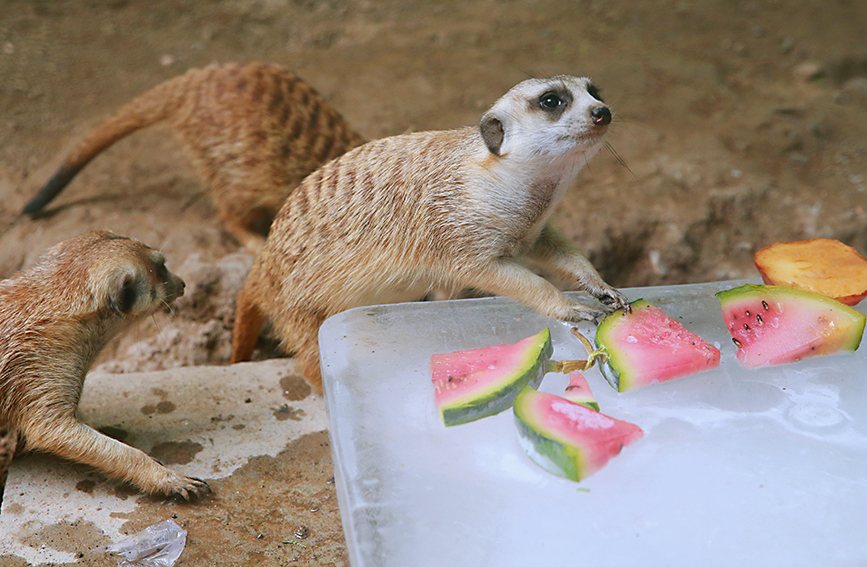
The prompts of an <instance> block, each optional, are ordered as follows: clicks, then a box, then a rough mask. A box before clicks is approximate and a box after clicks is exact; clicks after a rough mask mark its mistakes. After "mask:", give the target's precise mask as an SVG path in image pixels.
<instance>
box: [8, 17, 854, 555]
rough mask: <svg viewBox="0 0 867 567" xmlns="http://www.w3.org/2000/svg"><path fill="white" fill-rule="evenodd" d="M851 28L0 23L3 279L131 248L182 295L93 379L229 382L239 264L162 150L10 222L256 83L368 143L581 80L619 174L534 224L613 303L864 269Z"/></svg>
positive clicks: (715, 20) (288, 21) (472, 21)
mask: <svg viewBox="0 0 867 567" xmlns="http://www.w3.org/2000/svg"><path fill="white" fill-rule="evenodd" d="M865 29H867V3H865V2H862V1H860V0H826V1H822V2H820V1H817V0H813V1H810V0H704V1H698V0H662V1H660V2H653V3H637V2H630V1H627V0H607V1H604V2H603V1H601V0H574V1H570V2H563V1H554V0H535V1H527V2H519V1H518V0H479V1H471V2H456V1H445V2H428V1H415V2H408V1H406V0H383V1H378V2H372V1H370V0H345V1H341V2H338V1H336V0H223V1H211V2H196V1H193V0H177V1H159V0H156V1H152V2H133V1H129V0H106V1H103V2H100V1H96V0H65V1H54V0H52V1H48V0H4V1H3V2H2V6H0V109H2V110H0V277H6V276H9V275H10V274H12V273H13V272H14V271H16V270H17V269H18V268H20V267H21V266H22V265H23V264H25V263H28V262H30V261H32V260H33V259H34V258H35V257H36V256H37V255H38V254H39V253H40V252H41V251H42V250H44V249H46V248H47V247H49V246H51V245H53V244H55V243H56V242H58V241H60V240H63V239H65V238H68V237H70V236H73V235H75V234H78V233H80V232H82V231H85V230H88V229H96V228H108V229H111V230H114V231H115V232H118V233H121V234H124V235H128V236H132V237H135V238H138V239H140V240H142V241H144V242H146V243H148V244H150V245H152V246H155V247H159V248H160V249H162V251H163V252H164V253H165V255H166V257H167V258H168V264H169V267H170V268H171V269H173V270H174V271H175V272H176V273H178V274H179V275H181V276H182V277H183V278H184V279H185V280H186V281H187V285H188V288H187V290H188V292H187V295H186V296H185V297H184V298H182V300H180V301H179V302H178V303H177V307H176V309H175V310H174V314H173V315H172V316H169V315H161V316H158V317H156V318H155V319H154V320H153V321H148V322H145V323H143V324H142V325H140V326H139V327H137V328H136V329H135V330H133V331H131V332H130V333H128V334H127V335H125V336H124V337H121V338H120V340H117V341H115V342H114V343H112V345H111V346H110V347H109V348H108V349H107V351H106V352H105V353H104V356H103V357H102V358H101V360H100V362H99V364H101V365H103V367H104V369H106V370H111V371H132V370H146V369H161V368H170V367H174V366H179V365H189V364H205V363H207V364H222V363H225V362H226V361H227V359H228V354H229V340H230V335H231V325H232V317H233V304H234V296H235V293H236V292H237V290H238V288H239V287H240V285H241V283H242V281H243V277H244V274H245V273H246V270H247V269H249V266H250V263H251V262H252V257H251V256H250V255H249V254H247V253H246V252H244V251H241V250H240V249H239V246H238V245H237V243H236V242H235V241H234V240H233V239H232V237H230V236H229V235H228V234H227V233H225V231H223V229H222V227H221V224H220V222H219V221H218V220H217V218H216V215H215V210H214V208H213V206H212V204H211V203H210V201H209V199H208V197H207V195H206V194H205V193H204V192H203V189H202V187H201V185H200V184H199V182H198V180H197V177H196V175H195V173H194V171H193V169H192V167H191V165H190V163H189V162H188V161H187V159H186V158H185V156H184V154H183V151H182V147H181V146H180V144H179V143H178V142H177V141H175V139H174V138H173V137H172V135H171V133H170V132H169V131H167V130H164V129H160V128H159V127H155V128H151V129H148V130H144V131H141V132H138V133H136V134H134V135H132V136H130V137H129V138H127V139H125V140H123V141H121V142H120V143H118V144H117V145H116V146H114V147H113V148H111V149H109V150H108V151H106V152H105V153H104V154H102V155H101V156H100V157H99V158H98V159H96V160H95V161H94V162H93V163H91V164H90V165H89V166H88V167H87V168H86V169H85V170H84V171H83V172H82V173H81V174H80V175H79V176H78V177H77V178H76V180H75V181H74V182H73V183H72V184H71V185H70V187H69V188H68V190H67V191H66V192H65V193H63V194H62V195H61V196H60V197H59V198H58V199H57V200H56V201H55V202H54V203H52V204H51V206H50V208H49V214H48V215H46V216H45V217H43V218H40V219H37V220H31V219H25V218H21V217H19V216H18V214H17V213H18V211H19V210H20V209H21V207H22V206H23V205H24V203H25V202H26V201H27V200H28V198H29V197H30V196H31V195H32V194H33V193H34V192H35V191H36V190H37V189H38V188H39V187H40V186H41V184H42V183H44V182H45V181H46V180H47V179H48V177H49V176H50V175H51V173H53V168H54V167H56V166H57V165H58V163H59V162H60V159H61V157H62V154H63V152H64V151H65V150H66V149H68V148H69V146H70V145H71V144H72V143H73V142H74V141H75V140H76V139H77V137H78V136H81V135H82V134H84V133H85V132H86V131H87V130H88V128H90V127H92V126H94V125H95V124H97V123H98V122H99V121H100V120H101V119H103V118H105V117H106V116H108V115H109V114H110V113H111V112H112V111H113V110H114V109H116V108H117V107H118V106H120V105H121V104H122V103H124V102H126V101H128V100H130V99H131V98H132V97H134V96H135V95H137V94H139V93H142V92H144V91H145V90H147V89H148V88H150V87H152V86H154V85H156V84H158V83H160V82H162V81H164V80H166V79H168V78H170V77H174V76H176V75H178V74H180V73H182V72H184V71H185V70H186V69H188V68H191V67H200V66H204V65H207V64H209V63H212V62H228V61H253V60H259V61H269V62H274V63H278V64H281V65H283V66H285V67H287V68H290V69H292V70H294V71H296V72H297V73H298V74H300V75H301V76H302V77H304V78H305V79H306V80H307V81H308V82H310V83H311V84H313V85H314V86H315V87H316V88H317V89H318V90H319V91H320V92H321V93H323V94H324V95H325V97H326V98H327V99H328V100H329V101H330V102H331V103H332V104H333V105H334V106H335V107H336V108H338V109H339V110H340V111H341V112H342V113H343V115H344V116H345V117H346V118H347V120H348V121H349V122H350V123H351V124H353V125H354V126H355V128H356V129H357V130H358V131H360V132H361V133H362V134H363V135H365V136H367V137H369V138H377V137H382V136H387V135H392V134H398V133H403V132H407V131H418V130H429V129H446V128H453V127H459V126H464V125H469V124H474V123H476V122H477V121H478V119H479V117H480V115H481V113H482V112H483V111H484V110H485V109H486V108H487V107H488V106H489V105H490V104H491V103H492V102H493V101H494V100H495V99H496V98H497V97H498V96H500V95H501V94H502V93H504V92H505V91H506V90H507V89H508V88H509V87H511V86H512V85H514V84H515V83H517V82H519V81H520V80H522V79H524V78H526V77H528V76H546V75H552V74H557V73H569V74H576V75H584V76H589V77H592V79H593V81H594V83H595V84H597V85H598V86H600V87H601V90H602V94H603V97H604V98H605V100H606V102H608V103H609V104H610V105H611V107H612V108H613V109H614V111H615V119H614V123H613V124H612V128H611V131H610V134H609V137H608V141H609V142H610V144H611V146H612V148H613V150H615V151H616V153H617V154H619V156H620V157H621V158H622V161H623V162H624V163H625V165H623V163H621V161H620V160H618V159H616V157H615V155H613V153H611V152H604V151H603V152H602V153H600V155H599V156H597V157H596V158H594V160H593V161H592V162H591V163H590V165H589V167H588V168H585V170H584V171H583V172H582V173H581V174H580V176H579V180H578V183H577V184H576V186H575V187H574V188H572V190H571V191H570V192H569V193H568V194H567V196H566V199H565V201H564V203H563V204H562V205H561V207H560V210H559V211H558V213H557V215H556V216H555V218H554V224H555V225H556V226H557V227H558V228H559V229H560V230H562V231H563V232H565V233H566V234H568V235H569V236H570V237H571V238H572V239H573V240H574V242H575V243H576V244H577V245H578V246H580V247H581V248H582V249H583V250H584V251H585V252H586V253H587V255H588V256H589V257H590V259H591V260H592V261H593V262H594V264H595V265H596V266H597V267H598V269H599V271H600V272H601V273H602V275H603V276H604V277H605V278H606V279H607V280H608V281H609V282H611V283H612V284H614V285H617V286H640V285H658V284H674V283H686V282H699V281H710V280H720V279H729V278H739V277H751V276H755V275H756V272H755V270H754V268H753V266H752V256H753V253H754V251H755V250H756V249H757V248H758V247H761V246H763V245H766V244H769V243H771V242H774V241H779V240H797V239H804V238H811V237H816V236H824V237H831V238H838V239H840V240H842V241H844V242H846V243H848V244H851V245H853V246H855V247H856V248H857V249H858V250H859V251H860V252H861V253H862V254H864V253H867V210H865V207H867V43H865V41H864V30H865ZM264 356H268V354H267V353H266V354H265V355H264ZM323 439H325V442H327V439H326V438H323ZM317 458H319V459H320V463H319V464H317V465H316V466H317V467H318V466H320V465H321V461H327V460H328V456H327V451H326V452H325V453H324V454H323V455H320V456H319V457H317ZM328 466H330V465H328ZM317 470H318V469H317ZM203 521H204V520H203ZM251 521H253V520H252V519H251ZM235 522H236V524H239V525H240V524H242V523H243V522H244V519H243V518H239V519H235ZM140 527H143V526H131V529H133V528H134V529H139V528H140ZM334 528H335V530H338V532H339V526H335V527H334ZM238 545H239V546H241V550H243V549H244V546H250V548H249V549H250V550H251V551H250V553H253V551H252V550H254V549H255V547H254V546H255V545H256V542H255V540H249V541H247V540H245V541H239V543H238ZM332 551H333V550H329V553H331V552H332ZM336 556H337V557H339V556H340V553H336ZM239 557H240V555H239ZM248 557H249V558H250V559H249V561H254V560H255V559H254V557H255V556H254V555H248ZM305 557H308V556H305ZM308 559H309V561H311V563H303V562H302V563H298V564H318V563H316V561H317V560H316V559H315V558H314V554H309V557H308ZM308 559H304V561H307V560H308ZM287 560H288V559H287ZM338 560H339V559H338ZM186 564H193V563H192V562H190V563H186ZM233 564H238V565H240V564H242V563H241V562H234V563H233ZM243 564H247V563H243ZM251 564H252V563H251ZM275 564H276V563H275Z"/></svg>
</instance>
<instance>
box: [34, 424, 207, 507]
mask: <svg viewBox="0 0 867 567" xmlns="http://www.w3.org/2000/svg"><path fill="white" fill-rule="evenodd" d="M46 421H47V423H45V424H44V426H42V427H34V428H31V430H28V431H25V432H24V436H25V438H26V439H27V444H28V446H29V447H31V448H34V449H39V450H42V451H46V452H49V453H53V454H55V455H58V456H60V457H63V458H65V459H69V460H71V461H75V462H78V463H83V464H86V465H90V466H92V467H94V468H95V469H98V470H100V471H102V472H104V473H105V474H106V475H108V476H110V477H112V478H117V479H121V480H124V481H126V482H129V483H131V484H134V485H135V486H137V487H139V488H140V489H141V490H142V491H144V492H147V493H150V494H164V495H166V496H179V497H181V498H183V499H184V500H192V499H196V498H199V497H201V496H204V495H205V494H207V493H209V492H211V488H210V487H209V486H208V484H207V483H206V482H205V481H203V480H201V479H198V478H192V477H187V476H183V475H180V474H178V473H176V472H174V471H173V470H171V469H169V468H167V467H166V466H164V465H162V464H160V463H159V462H157V461H156V460H155V459H153V458H152V457H150V456H148V455H147V454H146V453H144V452H143V451H140V450H139V449H135V448H133V447H130V446H129V445H126V444H124V443H121V442H120V441H117V440H115V439H112V438H111V437H108V436H106V435H103V434H102V433H99V432H98V431H96V430H94V429H92V428H91V427H88V426H87V425H85V424H83V423H81V422H80V421H78V420H77V419H75V417H74V416H65V417H56V418H52V419H48V420H46Z"/></svg>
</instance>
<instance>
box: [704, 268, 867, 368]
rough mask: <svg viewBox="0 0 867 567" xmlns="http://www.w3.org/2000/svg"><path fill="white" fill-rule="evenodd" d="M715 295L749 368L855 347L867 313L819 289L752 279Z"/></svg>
mask: <svg viewBox="0 0 867 567" xmlns="http://www.w3.org/2000/svg"><path fill="white" fill-rule="evenodd" d="M716 296H717V298H718V299H719V300H720V303H721V304H722V312H723V320H724V321H725V325H726V327H727V328H728V330H729V333H731V336H732V340H733V342H734V343H735V345H736V346H737V347H738V352H737V357H738V360H740V361H741V364H742V365H743V366H745V367H746V368H756V367H759V366H766V365H771V364H785V363H788V362H795V361H798V360H801V359H804V358H809V357H811V356H817V355H822V354H831V353H834V352H838V351H854V350H856V349H857V348H858V345H859V344H861V336H862V335H863V334H864V323H865V317H864V314H862V313H860V312H858V311H856V310H855V309H852V308H851V307H848V306H846V305H843V304H842V303H840V302H839V301H836V300H834V299H831V298H829V297H825V296H824V295H819V294H817V293H812V292H809V291H803V290H797V289H791V288H786V287H778V286H771V285H751V284H747V285H742V286H740V287H736V288H734V289H729V290H726V291H721V292H719V293H717V294H716Z"/></svg>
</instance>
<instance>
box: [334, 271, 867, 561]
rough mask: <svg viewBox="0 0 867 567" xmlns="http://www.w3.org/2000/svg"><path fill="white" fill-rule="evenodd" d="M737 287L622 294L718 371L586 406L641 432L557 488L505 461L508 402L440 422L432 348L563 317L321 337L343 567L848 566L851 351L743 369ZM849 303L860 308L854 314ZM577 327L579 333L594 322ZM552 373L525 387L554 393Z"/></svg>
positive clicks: (517, 311)
mask: <svg viewBox="0 0 867 567" xmlns="http://www.w3.org/2000/svg"><path fill="white" fill-rule="evenodd" d="M740 283H743V282H716V283H708V284H696V285H687V286H669V287H658V288H636V289H628V290H625V292H626V295H627V296H628V297H629V298H630V299H631V300H634V299H638V298H641V297H643V298H645V299H647V300H648V301H650V302H651V303H653V304H655V305H657V306H658V307H660V308H661V309H663V311H665V312H666V313H667V314H668V315H670V316H672V317H674V318H676V319H678V320H679V321H680V322H681V323H683V324H684V326H686V327H687V328H688V329H689V330H691V331H693V332H695V333H697V334H699V335H700V336H702V337H703V338H705V339H706V340H708V341H709V342H711V344H715V345H716V346H718V347H719V348H721V350H722V360H721V364H720V367H719V368H717V369H715V370H712V371H709V372H705V373H701V374H696V375H694V376H690V377H686V378H682V379H678V380H674V381H672V382H668V383H665V384H658V385H654V386H650V387H648V388H645V389H642V390H638V391H634V392H627V393H623V394H618V393H617V392H615V391H614V390H613V389H612V388H611V387H610V386H609V385H608V384H607V383H606V381H605V380H604V378H603V377H602V375H601V374H599V371H598V369H592V370H589V371H587V372H585V373H584V374H585V376H586V378H587V381H588V383H589V384H590V387H591V388H592V390H593V393H594V394H595V396H596V400H597V402H598V403H599V406H600V408H601V409H602V411H603V412H604V413H606V414H608V415H610V416H612V417H615V418H618V419H623V420H626V421H629V422H632V423H635V424H637V425H639V426H640V427H641V428H642V429H643V430H644V432H645V437H644V438H643V439H641V440H640V441H638V442H636V443H635V444H633V445H631V446H630V447H628V448H627V449H626V450H624V451H623V453H621V454H620V455H619V456H617V457H616V458H614V459H612V461H611V462H610V463H609V464H608V466H607V467H606V468H604V469H602V470H601V471H599V472H597V473H596V474H595V475H593V476H592V477H590V478H588V479H586V480H584V481H582V482H581V483H574V482H571V481H568V480H565V479H561V478H558V477H555V476H553V475H551V474H549V473H547V472H545V471H544V470H542V469H541V468H539V467H537V466H536V465H535V464H534V463H533V462H532V461H531V460H530V459H529V458H528V457H527V456H526V454H525V453H524V451H523V449H522V448H521V446H520V445H519V443H518V439H517V435H516V433H515V426H514V423H513V421H514V418H513V416H512V413H511V410H507V411H505V412H503V413H502V414H499V415H497V416H494V417H490V418H485V419H482V420H480V421H477V422H474V423H470V424H466V425H461V426H456V427H450V428H446V427H444V426H443V424H442V422H441V421H440V419H439V417H438V415H437V413H436V408H435V405H434V394H433V388H432V386H431V381H430V370H429V364H430V357H431V355H432V354H434V353H442V352H449V351H454V350H458V349H467V348H477V347H483V346H490V345H494V344H500V343H509V342H516V341H518V340H520V339H522V338H524V337H527V336H530V335H532V334H534V333H537V332H538V331H539V330H541V328H543V327H546V326H547V327H548V328H550V330H551V333H552V341H553V343H554V358H555V359H561V360H562V359H580V358H584V356H585V354H586V353H585V351H584V348H583V346H582V345H581V343H580V342H579V341H578V340H577V339H576V338H575V337H573V336H572V335H571V334H570V332H569V329H570V327H571V325H570V324H568V323H563V322H559V321H554V320H549V319H545V318H544V317H541V316H540V315H538V314H536V313H535V312H533V311H532V310H530V309H529V308H527V307H524V306H523V305H521V304H518V303H516V302H514V301H511V300H509V299H504V298H486V299H475V300H461V301H444V302H425V303H411V304H398V305H388V306H375V307H365V308H359V309H354V310H351V311H347V312H344V313H341V314H339V315H337V316H335V317H333V318H331V319H329V320H328V321H326V322H325V324H324V325H323V326H322V329H321V331H320V345H321V352H322V369H323V382H324V388H325V396H326V403H327V408H328V416H329V423H330V426H329V427H330V429H329V431H330V436H331V449H332V453H333V457H334V467H335V478H336V483H337V488H338V499H339V504H340V511H341V516H342V521H343V525H344V530H345V533H346V539H347V546H348V549H349V554H350V561H351V564H352V565H353V567H373V566H376V567H392V566H393V567H404V566H413V567H428V566H430V567H442V566H449V567H459V566H468V567H469V566H472V567H479V566H497V567H509V566H522V567H526V566H537V565H539V566H541V565H593V566H597V567H601V566H617V567H619V566H623V565H667V566H673V567H677V566H683V567H695V566H696V565H702V566H720V567H731V566H732V565H755V566H765V565H786V566H787V567H792V566H801V565H802V566H810V567H815V566H817V565H822V566H824V567H829V566H844V565H845V566H854V565H867V545H865V543H864V542H865V536H867V521H865V518H867V354H865V352H864V349H865V348H867V347H862V348H861V349H860V350H858V351H857V352H855V353H852V354H836V355H831V356H823V357H817V358H813V359H809V360H805V361H802V362H799V363H796V364H791V365H786V366H776V367H767V368H761V369H757V370H747V369H745V368H743V367H742V366H741V365H740V363H738V361H737V360H736V359H735V351H736V348H735V346H734V345H733V344H732V343H731V337H730V335H729V334H728V332H727V331H726V329H725V327H724V326H723V321H722V316H721V309H720V305H719V302H718V300H717V299H716V298H715V297H714V293H716V292H717V291H720V290H723V289H729V288H731V287H735V286H736V285H739V284H740ZM859 309H861V310H863V309H864V307H863V306H862V307H859ZM579 328H580V329H581V330H582V331H583V332H584V333H585V335H586V336H588V337H592V336H593V330H594V327H593V326H592V325H591V324H589V323H586V324H581V325H579ZM567 384H568V377H567V376H565V375H558V374H549V375H548V376H547V377H546V378H545V380H544V382H543V383H542V386H541V389H542V390H544V391H548V392H552V393H560V394H562V392H563V389H564V388H565V386H566V385H567Z"/></svg>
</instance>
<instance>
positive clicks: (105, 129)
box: [22, 63, 365, 253]
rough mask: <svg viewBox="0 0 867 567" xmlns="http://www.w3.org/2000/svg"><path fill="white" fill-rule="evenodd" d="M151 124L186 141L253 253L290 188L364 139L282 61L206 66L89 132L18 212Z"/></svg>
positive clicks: (37, 204)
mask: <svg viewBox="0 0 867 567" xmlns="http://www.w3.org/2000/svg"><path fill="white" fill-rule="evenodd" d="M158 122H166V123H168V124H169V126H170V127H171V128H172V129H173V130H174V131H175V132H176V133H177V134H178V136H179V137H180V138H181V140H182V141H183V142H184V145H185V146H186V147H187V149H188V150H189V153H190V155H191V156H192V158H193V161H194V162H195V164H196V166H197V169H198V171H199V175H200V178H201V180H202V183H203V185H204V186H205V187H206V188H208V189H209V191H210V193H211V196H212V199H213V201H214V203H215V205H216V207H217V209H218V211H219V215H220V218H221V219H222V221H223V223H224V224H225V227H226V230H228V231H229V232H230V233H231V234H232V235H233V236H234V237H235V238H237V239H238V241H239V242H240V243H241V244H242V245H243V246H245V247H246V248H247V249H248V250H250V251H252V252H254V253H256V252H258V251H259V250H260V249H261V248H262V244H263V243H264V242H265V235H266V234H267V232H268V227H269V225H270V224H271V220H272V219H273V218H274V215H275V214H276V213H277V211H279V210H280V207H281V206H282V205H283V202H284V201H285V200H286V196H287V195H288V194H289V193H290V192H291V191H292V189H293V188H294V187H295V186H297V185H298V183H299V182H300V181H301V180H302V179H304V177H305V176H306V175H307V174H309V173H310V172H312V171H313V170H315V169H316V168H317V167H319V166H320V165H322V164H323V163H325V162H327V161H329V160H331V159H332V158H335V157H337V156H339V155H341V154H343V153H344V152H346V151H347V150H349V149H350V148H354V147H356V146H359V145H361V144H363V143H364V141H365V140H364V138H362V137H361V136H360V135H359V134H357V133H356V132H355V131H354V130H353V129H352V128H351V127H350V126H349V125H348V124H347V123H346V121H345V120H344V119H343V117H342V116H341V115H340V114H339V113H338V112H337V111H336V110H334V109H333V108H331V107H330V106H329V105H328V104H327V103H326V102H325V100H324V99H323V98H322V96H321V95H319V93H317V92H316V91H315V90H314V89H313V88H312V87H311V86H310V85H308V84H307V83H305V82H304V81H303V80H301V79H300V78H299V77H297V76H296V75H294V74H293V73H290V72H289V71H286V70H285V69H283V68H281V67H278V66H276V65H267V64H263V63H249V64H246V65H238V64H226V65H211V66H209V67H205V68H203V69H192V70H190V71H187V72H186V73H185V74H183V75H181V76H179V77H175V78H174V79H171V80H169V81H166V82H164V83H162V84H160V85H157V86H156V87H154V88H153V89H152V90H150V91H148V92H146V93H144V94H143V95H141V96H139V97H138V98H136V99H134V100H132V101H131V102H129V103H128V104H126V105H124V106H122V107H121V108H120V109H119V110H118V111H117V112H116V113H115V114H114V115H113V116H112V117H110V118H109V119H107V120H106V121H105V122H103V123H102V124H100V125H99V126H97V127H96V128H94V129H93V130H91V131H90V133H89V134H87V135H86V136H85V137H84V138H83V139H82V140H81V141H80V142H79V143H78V144H77V145H76V146H75V148H74V149H73V150H72V152H71V153H70V154H69V155H68V156H67V157H66V159H65V160H64V161H63V163H62V164H61V166H60V167H59V169H58V170H57V172H56V173H55V174H54V176H53V177H52V178H51V179H50V180H49V181H48V182H47V183H46V184H45V186H44V187H43V188H42V190H41V191H40V192H39V193H38V194H37V195H36V196H35V197H33V199H32V200H31V201H30V202H29V203H27V205H26V206H25V207H24V210H23V211H22V213H23V214H31V215H32V214H35V213H37V212H39V211H40V210H41V209H42V208H43V207H45V206H46V205H47V204H48V203H49V202H50V201H51V200H52V199H54V197H56V196H57V195H58V194H59V193H60V192H61V191H62V190H63V189H64V188H65V187H66V185H67V184H68V183H69V182H70V181H72V179H73V177H75V175H76V174H77V173H78V172H79V171H80V170H81V169H82V168H84V166H85V165H87V163H88V162H90V160H92V159H93V158H94V157H96V156H97V155H98V154H99V153H100V152H101V151H103V150H105V149H106V148H108V147H109V146H111V145H112V144H114V143H115V142H117V141H118V140H120V139H121V138H123V137H125V136H127V135H128V134H130V133H132V132H134V131H136V130H139V129H141V128H144V127H146V126H150V125H152V124H155V123H158Z"/></svg>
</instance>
